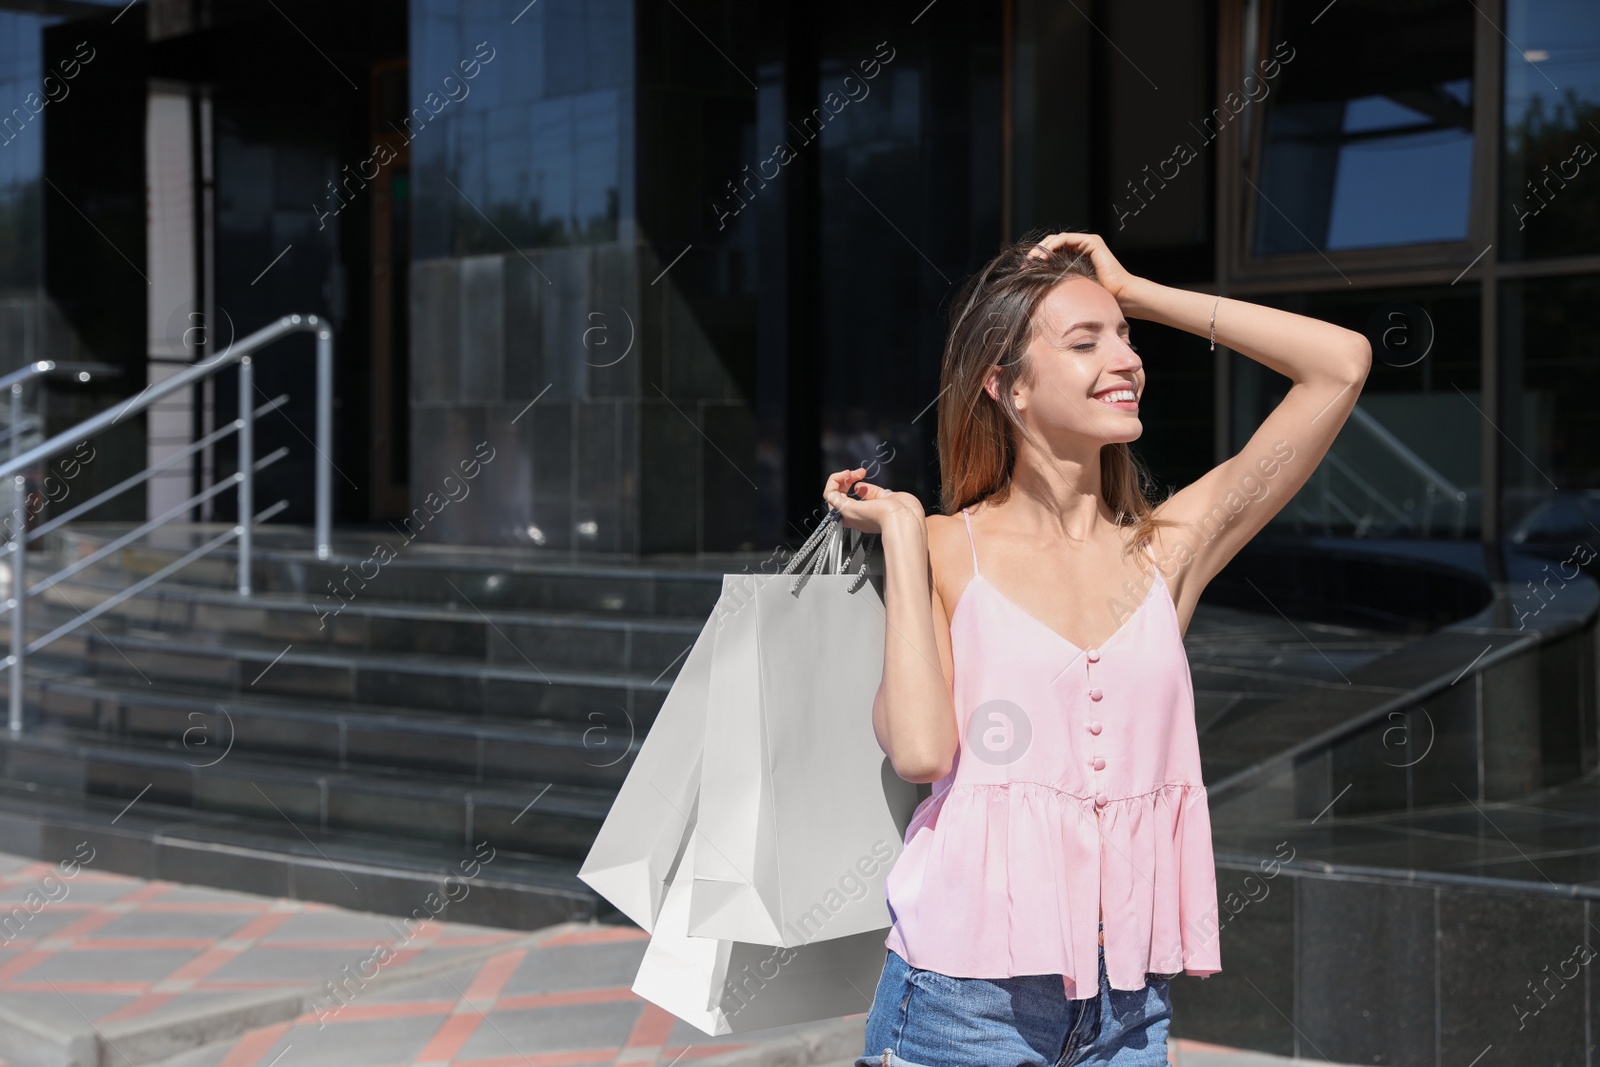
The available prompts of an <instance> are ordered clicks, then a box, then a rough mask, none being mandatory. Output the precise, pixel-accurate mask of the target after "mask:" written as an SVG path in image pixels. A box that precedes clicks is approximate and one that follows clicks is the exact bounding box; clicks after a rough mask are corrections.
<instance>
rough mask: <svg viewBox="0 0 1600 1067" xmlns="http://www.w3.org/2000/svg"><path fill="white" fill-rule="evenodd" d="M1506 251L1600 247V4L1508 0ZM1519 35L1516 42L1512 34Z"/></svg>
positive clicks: (1514, 255) (1520, 254) (1521, 254)
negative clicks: (1599, 172) (1597, 171)
mask: <svg viewBox="0 0 1600 1067" xmlns="http://www.w3.org/2000/svg"><path fill="white" fill-rule="evenodd" d="M1506 37H1507V38H1509V39H1508V40H1507V41H1506V42H1505V141H1504V155H1503V157H1502V158H1503V162H1502V170H1501V191H1502V196H1501V203H1500V209H1501V212H1502V216H1501V222H1500V232H1501V245H1502V253H1501V254H1502V255H1503V256H1504V257H1505V258H1508V259H1522V258H1528V257H1534V256H1552V255H1582V254H1588V253H1592V252H1594V251H1595V249H1596V247H1597V246H1600V195H1597V190H1600V177H1597V176H1596V175H1595V174H1594V173H1592V172H1593V171H1595V170H1597V169H1600V162H1596V156H1597V154H1600V4H1596V3H1594V2H1593V0H1538V2H1533V0H1508V2H1507V4H1506ZM1513 42H1514V43H1513Z"/></svg>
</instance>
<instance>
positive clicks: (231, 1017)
mask: <svg viewBox="0 0 1600 1067" xmlns="http://www.w3.org/2000/svg"><path fill="white" fill-rule="evenodd" d="M0 902H3V903H0V1057H4V1058H0V1067H55V1065H57V1064H61V1065H75V1064H84V1065H87V1064H97V1063H102V1062H103V1063H106V1064H117V1065H119V1067H133V1065H137V1064H163V1065H166V1067H404V1065H421V1067H435V1065H439V1067H443V1065H446V1064H450V1065H455V1067H557V1065H562V1067H565V1065H574V1067H576V1065H589V1064H594V1065H601V1064H628V1065H634V1067H644V1065H658V1064H659V1065H669V1064H688V1063H691V1062H693V1063H699V1064H702V1065H703V1067H712V1065H713V1064H715V1065H716V1067H803V1065H807V1064H814V1065H816V1067H848V1064H849V1063H850V1061H851V1060H852V1059H853V1058H854V1056H855V1055H856V1053H857V1052H858V1050H859V1049H860V1047H861V1041H862V1032H863V1028H864V1025H865V1016H863V1015H854V1016H850V1017H847V1018H845V1019H839V1020H830V1021H828V1022H824V1023H813V1024H805V1025H801V1026H794V1027H784V1028H780V1029H773V1030H765V1031H761V1032H760V1033H758V1034H753V1035H730V1036H726V1037H721V1038H711V1037H707V1036H706V1035H705V1034H703V1033H701V1032H700V1031H699V1030H696V1029H695V1028H694V1027H692V1026H690V1025H689V1024H687V1023H683V1022H680V1021H679V1020H677V1019H675V1018H674V1017H672V1016H671V1015H669V1014H668V1013H666V1012H665V1011H663V1010H661V1009H660V1008H657V1007H656V1006H655V1005H653V1004H650V1003H648V1002H647V1001H644V1000H642V999H640V998H639V997H637V996H635V995H634V994H633V993H632V991H631V989H630V987H631V985H632V982H633V976H634V974H635V972H636V971H637V970H638V967H639V961H640V959H641V958H642V957H643V954H644V949H645V945H646V942H647V940H648V939H647V937H646V935H645V934H644V933H643V932H642V931H640V930H638V929H635V928H633V927H631V926H623V927H619V926H606V925H599V924H589V923H563V924H560V925H558V926H552V927H548V928H546V929H544V930H539V931H535V932H533V933H525V932H521V931H507V930H496V929H489V928H485V927H477V926H469V925H466V924H460V923H440V922H436V921H431V920H430V921H426V922H421V923H414V924H413V925H412V926H411V927H407V926H405V925H404V924H402V922H401V920H399V919H397V918H391V917H388V916H382V915H371V914H366V913H362V912H353V911H346V910H343V909H340V908H336V907H331V906H328V905H321V904H308V903H302V902H298V901H291V900H275V899H272V898H268V897H255V896H250V895H248V894H243V893H231V892H226V891H222V890H213V889H204V888H198V887H192V886H184V885H176V884H173V883H170V882H161V881H144V880H141V879H138V878H130V877H125V876H122V875H115V874H107V873H103V872H97V871H95V870H94V869H93V864H92V861H91V862H89V863H87V864H84V865H81V866H78V867H77V868H76V870H75V872H74V873H72V874H70V875H68V874H66V873H65V872H64V870H63V869H62V868H61V867H58V866H57V865H55V864H46V863H38V862H34V861H32V860H26V859H22V858H19V857H15V856H8V855H5V854H3V853H0ZM377 946H384V947H386V948H387V949H388V953H387V956H388V958H387V959H384V957H383V956H380V955H376V954H375V951H374V950H375V948H376V947H377ZM375 960H378V961H381V962H374V961H375ZM1172 1060H1173V1063H1174V1064H1176V1065H1178V1067H1269V1065H1279V1064H1287V1063H1289V1062H1291V1061H1288V1060H1283V1059H1280V1058H1277V1057H1268V1056H1259V1055H1257V1054H1253V1053H1239V1052H1237V1051H1235V1050H1229V1049H1214V1048H1211V1047H1208V1046H1202V1045H1198V1044H1195V1043H1190V1042H1182V1041H1174V1042H1173V1047H1172Z"/></svg>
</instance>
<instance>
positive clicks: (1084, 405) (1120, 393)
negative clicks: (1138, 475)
mask: <svg viewBox="0 0 1600 1067" xmlns="http://www.w3.org/2000/svg"><path fill="white" fill-rule="evenodd" d="M1128 334H1129V330H1128V321H1127V319H1125V318H1123V316H1122V309H1121V308H1120V307H1118V306H1117V301H1116V298H1115V297H1113V296H1112V295H1111V294H1110V293H1108V292H1106V291H1105V289H1103V288H1101V286H1100V285H1099V283H1098V282H1094V281H1091V280H1090V279H1088V278H1068V279H1067V280H1065V281H1063V282H1061V283H1060V284H1059V285H1057V286H1056V287H1055V288H1053V289H1051V290H1050V293H1049V295H1048V296H1046V297H1045V298H1044V300H1043V301H1042V302H1040V304H1039V309H1038V311H1037V313H1036V314H1035V317H1034V329H1033V339H1032V341H1030V342H1029V344H1028V350H1027V352H1028V355H1027V358H1028V362H1029V370H1030V371H1031V374H1029V375H1024V377H1027V378H1031V381H1027V382H1025V381H1022V380H1020V379H1019V380H1018V381H1017V383H1016V385H1015V386H1014V387H1013V399H1014V401H1015V404H1016V408H1017V412H1018V414H1019V415H1021V417H1022V421H1023V423H1024V425H1026V426H1027V427H1028V429H1029V430H1031V431H1032V432H1033V433H1035V434H1038V435H1039V436H1041V437H1042V438H1043V439H1045V440H1047V441H1057V440H1060V439H1061V437H1062V435H1063V434H1068V435H1075V436H1080V437H1085V438H1089V439H1091V440H1092V441H1094V442H1095V445H1096V447H1098V446H1099V445H1106V444H1114V443H1118V442H1125V441H1134V440H1137V439H1138V437H1139V435H1140V434H1141V433H1143V432H1144V426H1143V424H1141V423H1140V422H1139V399H1140V398H1141V397H1142V396H1143V394H1144V384H1145V376H1144V364H1143V362H1142V361H1141V360H1140V359H1139V356H1138V353H1137V352H1136V351H1135V350H1134V348H1133V346H1132V345H1131V344H1130V343H1129V340H1128ZM993 388H994V384H993V381H992V380H991V384H990V389H991V390H992V389H993Z"/></svg>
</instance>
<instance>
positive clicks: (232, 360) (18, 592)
mask: <svg viewBox="0 0 1600 1067" xmlns="http://www.w3.org/2000/svg"><path fill="white" fill-rule="evenodd" d="M300 331H311V332H313V333H315V334H316V338H317V428H316V441H315V444H314V446H313V447H314V448H315V449H316V453H317V459H316V464H315V468H316V477H315V489H314V504H313V507H314V511H315V521H316V541H317V558H318V559H327V558H328V557H329V556H330V555H331V554H332V544H331V540H332V519H333V516H332V511H333V506H332V505H333V481H332V477H331V471H332V468H333V461H332V459H331V458H330V456H331V454H332V452H333V331H332V330H331V329H330V328H329V327H328V325H327V324H326V323H325V322H323V321H322V320H321V319H319V318H318V317H317V316H315V315H285V316H283V317H282V318H280V319H278V321H276V322H274V323H271V324H270V325H267V326H263V327H262V328H261V329H259V330H257V331H256V332H255V333H252V334H250V335H249V336H248V337H245V338H244V339H242V340H241V341H239V342H238V343H237V344H235V345H232V346H231V347H229V348H228V349H227V351H225V352H223V353H222V354H220V355H217V356H214V357H212V358H211V359H209V360H207V361H205V362H204V363H199V364H196V365H194V366H192V367H189V368H187V369H185V370H183V371H180V372H178V373H177V374H174V375H173V376H172V377H170V378H165V379H163V380H162V381H161V382H159V383H158V384H156V385H151V386H147V387H146V388H145V390H144V391H143V392H141V393H140V394H139V395H138V396H136V397H134V398H133V399H132V400H129V401H126V402H125V403H122V404H120V405H118V406H117V407H115V408H107V409H106V410H105V411H102V412H100V413H99V414H98V415H93V416H91V417H89V418H87V419H85V420H84V421H82V422H80V423H78V424H77V425H76V426H74V427H72V428H71V429H69V430H65V431H63V432H62V433H59V434H56V435H55V436H54V437H52V438H50V439H49V440H48V441H45V442H43V443H41V444H39V445H37V446H35V447H33V448H30V449H29V450H28V451H26V452H24V453H22V454H21V455H14V456H12V457H11V458H10V459H8V460H5V461H4V462H0V484H4V483H5V481H6V480H7V479H10V481H11V484H12V488H13V494H14V495H13V498H12V507H11V524H12V529H11V537H10V541H9V543H8V544H7V545H6V547H5V550H4V551H5V553H6V554H8V555H9V556H10V560H9V562H10V565H11V597H10V599H9V600H8V601H7V602H6V603H5V605H4V607H3V608H0V614H3V613H4V612H5V611H9V612H10V613H11V654H10V655H9V656H7V657H6V658H5V660H4V661H3V662H0V670H9V671H10V672H11V677H10V679H9V680H10V683H11V685H10V713H9V715H8V720H9V722H8V725H9V727H10V730H11V732H12V733H13V734H16V733H20V732H21V731H22V719H23V714H22V712H23V705H22V690H23V668H24V664H25V662H26V659H27V656H28V654H29V653H32V652H37V651H38V650H39V649H41V648H43V647H44V646H45V645H48V644H49V643H50V642H52V641H54V640H56V639H57V638H59V637H63V636H65V635H66V634H68V633H71V632H72V631H73V630H76V629H77V628H78V627H80V626H83V625H85V624H87V623H89V622H90V621H91V620H92V619H93V618H94V617H95V616H97V615H100V614H102V613H103V612H106V611H109V610H110V609H111V608H113V607H115V606H116V605H118V604H120V603H122V602H123V601H124V600H127V599H128V598H129V597H132V596H134V595H136V594H137V593H139V592H142V591H143V590H144V589H146V588H148V587H149V586H150V585H153V584H154V583H155V582H157V581H160V580H161V579H162V578H164V577H166V576H167V575H168V574H171V573H173V572H174V571H176V570H178V569H179V568H181V567H183V566H186V565H187V564H188V563H189V562H191V561H193V560H195V559H198V558H199V557H200V556H202V555H204V554H205V553H206V552H210V551H211V550H213V549H215V548H218V547H220V546H221V545H223V544H225V543H227V542H228V541H229V540H232V539H234V538H237V539H238V541H239V564H238V572H239V573H238V592H239V595H240V596H249V595H250V593H251V588H250V569H251V547H252V536H251V529H252V527H254V526H255V524H256V523H258V522H262V521H265V520H266V519H268V518H270V517H272V516H273V515H276V514H277V513H278V512H279V511H281V510H283V508H285V507H287V506H288V501H284V500H280V501H278V502H277V503H276V504H274V505H272V506H271V507H269V508H267V509H265V510H264V511H262V512H261V513H259V514H257V513H256V512H255V510H254V508H255V473H256V471H258V470H260V469H262V468H264V467H266V466H268V465H269V464H271V463H273V462H276V461H277V460H278V459H281V458H282V457H283V456H284V455H285V454H287V452H288V450H287V449H282V448H280V449H278V450H277V451H276V452H274V453H273V454H272V455H270V456H267V457H265V458H263V459H261V460H259V461H258V460H256V458H255V419H256V416H257V415H260V414H264V413H265V412H267V411H271V410H274V409H276V408H277V407H279V406H280V405H281V404H282V402H283V401H284V400H285V399H286V398H285V397H278V398H277V399H274V400H270V401H268V402H267V403H266V404H263V405H261V406H260V407H259V408H258V407H257V406H256V404H255V396H254V391H255V376H254V370H253V366H252V363H251V358H250V355H251V353H252V352H254V351H256V350H257V349H259V348H262V347H264V346H266V345H269V344H271V343H272V342H273V341H276V340H278V339H279V338H281V337H283V336H285V335H287V334H290V333H298V332H300ZM235 364H237V365H238V367H239V416H238V417H237V418H235V419H234V420H233V421H232V422H231V423H229V424H228V425H226V426H223V427H220V428H218V429H217V430H215V431H213V432H212V433H211V434H208V435H207V436H206V438H205V439H204V440H203V441H201V442H198V443H195V444H191V445H190V446H189V447H188V449H187V450H185V451H181V452H179V453H178V454H177V455H175V456H167V457H165V458H164V459H162V460H161V461H159V462H158V463H156V464H153V465H152V466H150V467H148V468H146V469H145V470H144V471H142V472H141V473H140V474H137V475H134V476H133V477H131V478H127V479H124V480H123V481H122V482H120V483H119V484H117V485H116V486H113V487H112V488H111V489H109V490H106V491H105V492H102V493H100V494H98V495H96V496H95V497H94V498H93V499H91V500H89V501H85V502H84V503H83V504H80V505H78V506H77V507H76V508H74V509H73V510H72V511H71V512H68V513H67V514H66V515H63V516H58V517H57V518H55V519H52V520H51V521H50V522H48V523H46V524H44V526H42V527H41V528H40V529H38V530H37V531H33V532H30V531H29V530H28V515H27V508H26V502H27V479H26V477H25V473H24V472H26V471H27V470H28V469H29V468H31V467H33V466H34V465H35V464H37V463H41V462H45V461H48V460H50V459H51V458H53V457H55V456H56V455H59V454H60V453H62V452H65V451H66V450H67V449H69V448H74V447H76V446H77V445H79V444H81V443H82V442H83V441H85V440H86V439H88V438H89V437H91V436H93V435H94V434H96V433H99V432H100V431H102V430H106V429H109V428H110V427H112V426H114V425H116V423H118V422H120V421H121V420H122V419H124V418H127V417H128V416H129V415H133V414H137V413H138V412H141V411H144V410H146V409H147V408H149V407H150V406H151V405H152V404H154V403H156V401H158V400H161V399H162V398H163V397H166V396H170V395H171V394H173V393H175V392H178V391H179V390H181V389H187V388H189V387H190V386H192V385H194V384H195V383H196V382H199V381H201V380H203V379H205V378H208V377H210V376H212V375H214V374H217V373H218V372H220V371H223V370H226V369H227V368H228V367H231V366H234V365H235ZM55 368H56V364H54V363H52V362H51V361H49V360H40V361H39V362H38V363H35V364H32V365H30V366H29V367H24V368H23V369H22V370H20V371H17V372H15V373H14V374H13V375H8V376H7V377H6V378H0V386H3V385H5V384H7V383H10V384H13V385H15V386H18V387H20V383H21V382H22V381H24V380H26V378H28V377H33V376H35V375H38V374H44V373H48V372H49V371H50V370H53V369H55ZM81 373H82V372H80V376H81ZM15 394H16V390H15V389H14V390H13V395H14V396H15ZM229 433H237V434H238V435H239V469H238V471H237V472H236V473H234V474H232V475H230V476H229V477H227V478H225V479H223V480H222V481H220V482H217V483H215V484H214V485H212V486H210V487H209V488H207V489H205V490H202V491H201V492H200V493H198V494H196V495H194V496H191V497H190V498H189V499H188V500H185V501H184V502H183V503H181V504H178V505H177V506H175V507H173V508H170V509H168V510H167V511H166V512H165V513H163V514H161V515H159V516H156V517H155V518H153V519H151V520H149V521H148V522H145V523H144V524H142V525H141V526H139V527H137V528H135V529H134V530H132V531H130V532H129V533H127V534H124V535H123V536H122V537H120V538H118V539H116V540H115V541H113V542H112V543H111V544H110V545H106V546H102V548H101V550H100V551H99V552H97V553H93V554H91V555H90V556H88V557H85V558H84V559H80V560H77V561H75V562H74V563H72V564H69V565H68V566H67V567H64V568H62V569H61V570H59V571H57V572H56V573H55V574H53V575H51V576H50V577H48V578H46V579H44V580H43V581H41V582H39V583H38V584H37V585H34V586H33V587H31V588H30V587H29V585H28V581H27V558H28V554H27V551H26V546H27V543H28V542H29V541H31V540H36V539H37V538H38V537H41V536H43V535H44V533H45V532H47V531H48V530H49V529H54V528H55V527H56V526H59V525H60V524H61V523H62V522H65V521H67V519H68V518H70V517H73V516H75V515H78V514H81V513H83V512H84V511H86V510H88V509H89V508H90V507H91V506H93V505H95V504H98V503H101V502H102V501H104V500H106V499H108V498H110V497H111V496H115V495H116V494H117V493H120V492H123V491H125V490H127V489H130V488H132V487H133V486H134V485H137V484H139V483H140V482H143V481H145V480H147V479H148V478H149V477H150V476H151V475H152V474H155V473H156V472H157V471H159V470H161V469H163V468H164V467H166V466H170V465H171V464H173V463H176V462H177V461H178V460H179V459H181V458H182V457H183V456H184V455H187V454H192V453H193V452H194V451H196V450H197V449H198V448H201V447H204V446H205V445H208V444H211V443H212V442H214V441H216V440H218V439H220V438H221V437H223V436H226V435H227V434H229ZM234 485H236V486H237V487H238V493H239V497H238V499H239V521H238V523H237V524H236V525H235V526H234V527H233V528H232V529H230V530H228V531H226V532H224V533H223V534H220V535H218V536H217V537H214V538H212V539H211V540H210V541H208V542H207V543H206V544H204V545H202V546H200V548H198V549H196V550H194V551H191V552H190V553H188V554H187V555H185V556H184V557H183V558H182V559H180V560H178V561H176V562H174V563H172V564H169V565H168V566H166V567H163V568H162V569H161V570H159V571H157V572H156V573H155V574H152V575H148V576H146V577H145V578H143V579H141V580H140V581H138V582H135V583H134V584H133V585H131V586H129V587H128V588H126V589H123V590H121V591H120V592H118V593H116V594H114V595H113V596H111V597H108V598H107V599H106V600H104V601H102V602H101V603H100V604H98V605H96V607H95V608H94V609H93V610H92V611H91V612H89V613H83V612H80V613H79V617H78V618H77V619H74V620H72V621H71V622H68V623H65V624H63V625H62V626H59V627H57V628H56V629H55V630H53V631H51V632H50V633H48V634H46V635H45V636H43V637H41V638H40V639H39V640H37V641H34V642H33V643H32V644H29V643H28V641H27V629H26V625H25V622H26V620H25V617H26V614H27V610H26V605H27V601H28V598H29V597H32V596H36V595H38V594H39V593H41V592H43V591H44V590H46V589H48V588H50V587H51V586H53V585H54V584H55V583H57V582H59V581H61V580H62V579H63V578H66V577H69V576H70V575H71V574H73V573H76V571H77V570H81V569H82V568H84V567H87V566H89V565H90V564H91V563H94V562H97V561H98V560H100V559H102V558H104V557H105V556H107V555H109V554H110V553H111V552H113V551H115V550H116V549H118V548H121V547H122V546H123V545H125V544H127V543H129V542H131V541H132V540H133V539H135V538H137V537H141V536H143V535H144V534H146V533H149V532H150V531H152V530H154V529H156V528H157V527H159V526H161V525H163V524H165V523H167V522H170V521H171V520H172V519H174V518H177V517H178V516H180V515H183V514H187V513H188V511H189V509H190V508H191V507H192V506H193V505H194V504H196V503H199V502H201V501H202V500H208V499H210V498H211V497H213V496H215V495H217V494H218V493H220V492H222V491H223V490H225V489H227V488H228V487H230V486H234Z"/></svg>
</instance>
